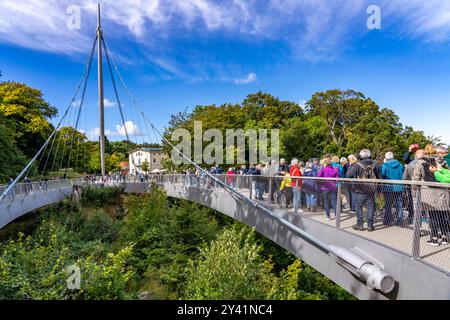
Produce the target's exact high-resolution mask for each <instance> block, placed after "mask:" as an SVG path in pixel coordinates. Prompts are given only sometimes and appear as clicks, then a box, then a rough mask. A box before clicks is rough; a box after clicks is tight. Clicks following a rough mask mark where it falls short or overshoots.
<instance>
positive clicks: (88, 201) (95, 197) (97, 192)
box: [81, 187, 123, 208]
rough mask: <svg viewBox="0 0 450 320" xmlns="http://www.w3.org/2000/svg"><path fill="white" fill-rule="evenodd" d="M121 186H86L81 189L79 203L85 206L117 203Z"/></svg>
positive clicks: (98, 206)
mask: <svg viewBox="0 0 450 320" xmlns="http://www.w3.org/2000/svg"><path fill="white" fill-rule="evenodd" d="M122 191H123V188H118V187H114V188H113V187H104V188H99V187H87V188H84V189H83V192H82V195H81V203H82V204H83V206H85V207H94V208H101V207H104V206H106V205H111V204H118V203H119V202H120V194H121V193H122Z"/></svg>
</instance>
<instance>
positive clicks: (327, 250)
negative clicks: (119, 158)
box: [142, 112, 332, 254]
mask: <svg viewBox="0 0 450 320" xmlns="http://www.w3.org/2000/svg"><path fill="white" fill-rule="evenodd" d="M142 117H143V118H144V120H145V121H147V122H148V123H149V124H150V126H151V127H152V128H153V130H155V131H156V132H157V133H158V134H159V136H160V137H161V138H162V139H163V141H164V142H166V143H167V144H168V145H169V146H170V147H171V148H172V149H173V150H175V151H176V152H177V153H178V154H179V155H180V156H181V157H183V158H184V159H185V160H187V161H188V162H189V163H190V164H192V165H193V166H194V167H195V168H197V169H198V170H199V171H201V172H203V173H204V174H205V175H207V176H208V177H210V178H211V179H212V180H214V181H215V182H216V183H217V184H219V185H220V186H222V187H223V188H224V190H225V191H226V192H228V193H229V194H230V195H231V196H232V197H234V198H238V199H240V200H242V201H244V202H246V203H247V204H249V205H251V206H253V207H256V208H258V209H259V210H262V211H263V212H264V213H265V214H266V215H268V216H270V217H272V218H274V219H276V220H278V221H279V222H280V223H281V224H283V225H285V226H287V227H288V228H289V229H290V230H292V231H293V232H295V233H296V234H297V235H299V236H300V237H301V238H302V239H304V240H305V241H307V242H309V243H311V244H312V245H314V246H315V247H316V248H318V249H320V250H321V251H323V252H325V253H327V254H331V253H332V249H331V248H330V246H329V245H328V244H326V243H325V242H323V241H321V240H320V239H318V238H316V237H314V236H312V235H311V234H309V233H307V232H305V231H304V230H302V229H300V228H299V227H297V226H296V225H294V224H292V223H291V222H289V221H287V220H285V219H283V218H282V217H281V216H278V215H277V214H275V213H273V212H272V211H270V210H269V209H268V208H266V207H264V206H262V205H261V204H259V203H257V202H255V201H253V200H251V199H249V198H248V197H247V196H245V195H243V194H241V193H240V192H238V191H236V190H234V189H233V188H231V187H230V186H228V185H227V184H226V183H225V182H223V181H221V180H220V179H217V177H215V176H214V175H213V174H211V173H209V172H208V171H207V170H205V169H203V168H202V167H201V166H199V165H198V164H197V163H195V162H194V161H192V160H191V159H190V158H188V157H187V156H186V155H185V154H184V153H182V152H181V151H180V150H179V149H178V148H177V147H175V146H174V145H173V144H172V143H171V142H170V141H169V140H167V139H166V138H165V137H164V135H163V134H162V133H161V132H160V131H159V130H158V129H157V128H156V127H155V126H154V125H153V123H152V122H151V121H150V120H149V119H148V118H147V117H146V116H145V114H144V113H143V112H142Z"/></svg>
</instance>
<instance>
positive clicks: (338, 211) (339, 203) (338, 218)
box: [336, 182, 342, 229]
mask: <svg viewBox="0 0 450 320" xmlns="http://www.w3.org/2000/svg"><path fill="white" fill-rule="evenodd" d="M341 195H342V182H338V185H337V200H336V229H340V228H341V213H342V197H341Z"/></svg>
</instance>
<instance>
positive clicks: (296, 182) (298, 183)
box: [289, 158, 303, 213]
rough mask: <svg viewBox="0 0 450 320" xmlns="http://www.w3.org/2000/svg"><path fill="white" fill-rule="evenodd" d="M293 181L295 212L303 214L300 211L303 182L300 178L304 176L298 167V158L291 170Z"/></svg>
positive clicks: (292, 162) (293, 162) (293, 161)
mask: <svg viewBox="0 0 450 320" xmlns="http://www.w3.org/2000/svg"><path fill="white" fill-rule="evenodd" d="M289 173H290V176H291V179H292V192H293V194H294V212H295V213H297V212H303V210H302V209H300V190H301V188H302V180H301V179H298V177H301V176H302V173H301V172H300V169H299V167H298V160H297V159H296V158H294V159H292V161H291V169H290V170H289Z"/></svg>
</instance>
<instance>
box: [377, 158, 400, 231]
mask: <svg viewBox="0 0 450 320" xmlns="http://www.w3.org/2000/svg"><path fill="white" fill-rule="evenodd" d="M403 171H404V166H403V165H402V164H401V163H400V162H399V161H398V160H395V159H394V154H393V153H392V152H387V153H386V154H385V157H384V163H383V165H382V166H381V179H384V180H402V179H403ZM382 188H383V194H384V210H385V214H384V221H383V223H384V224H385V225H391V223H392V206H393V205H395V208H396V211H397V225H398V226H401V225H402V224H403V191H404V186H403V185H402V184H387V185H385V186H384V187H382Z"/></svg>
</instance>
